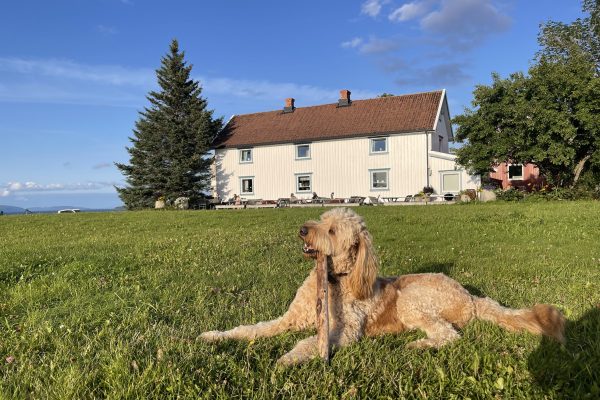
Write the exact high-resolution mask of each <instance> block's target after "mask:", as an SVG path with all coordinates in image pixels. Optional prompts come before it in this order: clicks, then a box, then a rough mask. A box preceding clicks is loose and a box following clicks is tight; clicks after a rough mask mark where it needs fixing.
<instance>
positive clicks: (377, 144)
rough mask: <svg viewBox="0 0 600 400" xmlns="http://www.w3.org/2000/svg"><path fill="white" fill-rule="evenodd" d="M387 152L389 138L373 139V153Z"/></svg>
mask: <svg viewBox="0 0 600 400" xmlns="http://www.w3.org/2000/svg"><path fill="white" fill-rule="evenodd" d="M378 153H387V138H385V137H384V138H373V139H371V154H378Z"/></svg>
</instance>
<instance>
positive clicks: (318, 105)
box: [230, 89, 444, 121]
mask: <svg viewBox="0 0 600 400" xmlns="http://www.w3.org/2000/svg"><path fill="white" fill-rule="evenodd" d="M443 92H444V89H439V90H429V91H424V92H416V93H405V94H398V95H391V96H384V97H380V96H379V97H372V98H369V99H358V100H352V103H357V102H363V101H374V100H379V101H380V100H387V99H390V98H394V97H396V98H397V97H409V96H417V95H423V94H433V93H443ZM337 104H338V103H324V104H314V105H310V106H303V107H295V109H296V110H298V109H307V108H316V107H325V106H337ZM281 112H282V110H281V109H278V110H268V111H256V112H253V113H247V114H235V115H233V116H232V117H231V118H230V121H231V120H233V119H234V118H238V117H245V116H250V115H256V114H267V113H281Z"/></svg>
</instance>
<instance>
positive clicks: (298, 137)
mask: <svg viewBox="0 0 600 400" xmlns="http://www.w3.org/2000/svg"><path fill="white" fill-rule="evenodd" d="M442 95H443V92H442V91H436V92H427V93H417V94H409V95H403V96H390V97H379V98H376V99H368V100H353V101H352V103H351V105H350V106H348V107H338V106H337V103H335V104H324V105H320V106H312V107H299V108H296V109H295V110H294V111H293V112H290V113H283V111H281V110H278V111H268V112H261V113H254V114H245V115H236V116H234V117H233V118H232V119H231V120H230V121H229V123H228V124H227V126H226V127H225V128H224V129H223V130H222V131H221V133H220V134H219V135H218V136H217V137H216V138H215V140H214V142H213V147H215V148H217V147H243V146H253V145H265V144H276V143H298V142H309V141H315V140H326V139H337V138H348V137H355V136H356V137H360V136H369V135H374V134H382V133H401V132H419V131H424V130H432V129H433V127H434V125H435V119H436V116H437V111H438V109H439V106H440V102H441V101H442V100H443V98H442Z"/></svg>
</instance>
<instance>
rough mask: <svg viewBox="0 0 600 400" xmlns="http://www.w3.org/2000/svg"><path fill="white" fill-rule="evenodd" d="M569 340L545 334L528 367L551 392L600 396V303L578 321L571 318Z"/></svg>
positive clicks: (564, 395) (573, 396) (567, 396)
mask: <svg viewBox="0 0 600 400" xmlns="http://www.w3.org/2000/svg"><path fill="white" fill-rule="evenodd" d="M565 334H566V338H567V344H566V345H564V346H563V345H561V344H559V343H557V342H555V341H553V340H551V339H548V338H546V337H544V338H543V339H542V341H541V343H540V345H539V347H538V348H537V349H536V350H535V351H534V352H533V353H531V355H530V356H529V360H528V367H529V370H530V372H531V374H532V375H533V377H534V378H535V381H536V383H537V384H538V385H539V386H540V387H541V388H542V389H543V390H544V391H547V392H548V394H549V395H558V397H560V398H565V399H581V398H592V399H598V398H600V304H598V305H596V307H594V308H593V309H592V310H590V311H588V312H587V313H586V314H584V315H583V317H581V318H580V319H578V320H577V321H567V324H566V327H565Z"/></svg>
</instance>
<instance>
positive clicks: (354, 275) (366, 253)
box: [348, 231, 377, 300]
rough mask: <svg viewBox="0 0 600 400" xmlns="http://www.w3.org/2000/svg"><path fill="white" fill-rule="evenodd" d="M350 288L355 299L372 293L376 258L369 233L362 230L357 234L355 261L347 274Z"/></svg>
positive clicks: (375, 273)
mask: <svg viewBox="0 0 600 400" xmlns="http://www.w3.org/2000/svg"><path fill="white" fill-rule="evenodd" d="M348 278H349V281H350V288H351V290H352V293H353V294H354V296H356V298H357V299H359V300H363V299H366V298H369V297H371V295H372V294H373V284H374V283H375V279H376V278H377V259H376V258H375V254H374V252H373V244H372V243H371V235H369V232H367V231H362V232H361V233H360V234H359V241H358V249H357V250H356V261H355V263H354V268H353V269H352V271H351V272H350V275H349V277H348Z"/></svg>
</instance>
